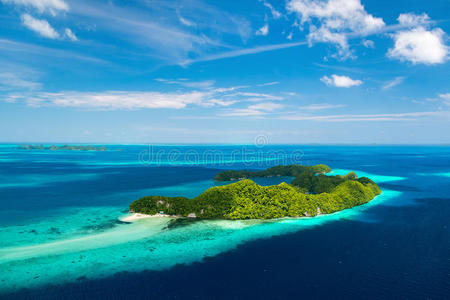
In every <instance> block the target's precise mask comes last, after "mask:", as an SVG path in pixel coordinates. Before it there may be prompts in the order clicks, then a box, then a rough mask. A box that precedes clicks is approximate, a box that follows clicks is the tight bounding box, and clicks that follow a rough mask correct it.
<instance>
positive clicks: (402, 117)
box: [281, 111, 450, 122]
mask: <svg viewBox="0 0 450 300" xmlns="http://www.w3.org/2000/svg"><path fill="white" fill-rule="evenodd" d="M449 116H450V115H449V112H448V111H425V112H407V113H391V114H354V115H350V114H348V115H318V116H317V115H305V114H300V115H290V116H283V117H281V119H283V120H296V121H324V122H384V121H414V120H417V119H418V118H424V117H443V118H448V117H449Z"/></svg>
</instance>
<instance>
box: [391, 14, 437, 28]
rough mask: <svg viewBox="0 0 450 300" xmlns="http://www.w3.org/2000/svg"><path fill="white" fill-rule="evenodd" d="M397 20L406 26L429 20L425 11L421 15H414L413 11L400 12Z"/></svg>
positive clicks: (426, 22)
mask: <svg viewBox="0 0 450 300" xmlns="http://www.w3.org/2000/svg"><path fill="white" fill-rule="evenodd" d="M397 20H398V23H399V24H400V25H402V26H406V27H417V26H422V25H426V24H428V23H430V22H431V20H430V17H429V16H428V15H427V14H425V13H423V14H421V15H416V14H413V13H407V14H400V15H399V16H398V18H397Z"/></svg>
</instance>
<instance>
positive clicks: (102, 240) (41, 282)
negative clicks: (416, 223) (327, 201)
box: [0, 145, 449, 295]
mask: <svg viewBox="0 0 450 300" xmlns="http://www.w3.org/2000/svg"><path fill="white" fill-rule="evenodd" d="M110 147H120V148H121V149H125V150H123V151H121V152H118V151H114V152H109V151H108V152H105V153H103V152H101V153H100V152H99V153H96V152H84V153H81V152H76V153H75V152H63V151H61V152H51V153H49V152H50V151H47V152H46V151H39V152H37V151H36V152H34V151H31V152H28V151H18V150H15V146H5V145H4V146H2V147H0V153H1V155H2V156H3V157H7V158H6V159H10V160H9V161H8V160H7V162H8V163H7V164H3V162H2V164H3V165H1V167H2V168H1V170H2V173H1V174H0V195H2V200H1V205H2V206H1V214H0V216H2V218H1V224H2V227H1V228H0V266H1V269H2V272H1V273H0V291H1V293H5V294H8V293H13V292H18V291H19V292H20V291H21V290H22V289H23V288H28V289H31V290H34V291H40V290H41V291H45V289H46V287H47V286H51V285H58V286H64V285H65V284H72V283H77V282H80V281H82V282H89V281H92V280H99V279H105V280H107V279H108V278H111V276H114V275H115V274H118V273H121V272H132V273H135V274H139V272H142V271H148V270H156V271H164V270H171V268H172V267H174V266H177V265H180V264H184V265H191V264H193V263H198V262H203V263H204V264H208V262H205V259H207V258H210V257H215V256H217V255H219V254H223V253H230V252H231V253H234V252H236V253H239V249H240V246H241V245H245V244H248V243H251V242H252V241H257V240H262V239H263V240H270V239H271V238H272V237H274V236H280V235H282V236H290V235H293V234H296V233H299V232H302V231H305V230H313V229H314V230H320V228H327V224H339V223H340V222H356V223H357V224H358V223H374V224H377V223H380V222H382V221H381V220H383V215H377V214H373V213H371V212H372V211H374V210H375V208H377V207H380V208H383V207H391V209H394V210H395V209H396V208H395V206H400V207H401V206H409V205H415V204H414V203H413V202H411V199H410V197H409V196H408V197H406V196H407V195H410V193H411V192H410V191H409V190H408V189H407V188H406V187H407V186H410V185H411V182H408V180H409V181H411V180H415V179H411V178H415V177H414V175H411V174H412V173H406V172H404V171H403V170H404V168H403V167H401V166H399V167H398V169H394V168H386V167H384V172H383V166H386V164H384V163H383V162H382V161H381V162H380V161H379V160H380V158H378V159H372V161H367V159H362V160H361V161H358V160H355V159H353V160H352V159H350V156H351V157H352V158H354V157H355V153H359V154H358V155H360V156H364V158H367V157H369V156H370V155H371V153H370V151H380V150H379V149H377V148H375V150H373V149H372V148H356V149H352V151H351V152H350V151H347V152H345V153H341V154H340V159H341V161H339V160H335V161H333V160H331V161H327V160H326V158H325V157H329V156H328V152H329V151H335V152H340V151H341V150H342V149H340V148H336V147H335V148H320V147H313V148H311V149H309V151H304V150H303V151H304V152H306V154H305V156H310V158H309V160H308V161H307V162H308V163H319V162H320V163H327V164H329V165H331V166H332V167H334V166H336V167H335V168H333V172H334V174H346V173H348V172H349V171H350V170H353V171H356V173H357V174H358V176H366V177H369V178H371V179H373V180H374V181H375V182H377V183H379V184H380V186H381V187H382V190H383V193H382V194H381V195H380V196H378V197H376V198H375V199H374V200H372V201H371V202H369V203H368V204H366V205H363V206H359V207H355V208H353V209H348V210H344V211H341V212H338V213H335V214H332V215H323V216H318V217H314V218H302V219H280V220H271V221H255V220H249V221H199V222H195V223H192V224H190V225H187V226H182V227H175V228H167V225H168V223H169V222H170V221H171V219H170V218H151V219H142V220H139V221H136V222H133V223H125V222H121V221H120V218H121V217H123V216H125V215H127V206H128V204H129V203H130V202H131V201H132V200H134V199H136V198H137V197H140V196H144V195H166V196H176V195H183V196H187V197H194V196H196V195H198V194H200V193H201V192H202V191H204V190H205V189H207V188H209V187H211V186H214V185H215V184H216V183H215V182H214V181H213V180H212V178H213V175H214V174H215V173H217V171H218V170H220V169H221V168H230V167H232V166H229V165H228V164H229V160H228V159H225V160H223V161H222V162H226V164H227V165H226V166H225V167H220V166H217V165H215V164H211V162H210V163H209V164H208V163H206V165H205V164H204V162H203V161H200V163H198V164H197V163H196V164H192V167H190V168H185V167H182V166H180V167H173V166H170V164H168V163H167V162H162V164H161V165H159V164H158V163H157V162H154V163H152V165H158V167H156V168H155V167H149V166H146V165H142V164H139V162H136V161H130V158H131V157H133V155H134V156H135V158H136V154H138V153H139V151H140V148H139V147H138V146H128V148H127V146H110ZM165 147H169V146H165ZM277 147H282V146H277ZM283 147H287V146H283ZM183 149H184V148H183ZM198 150H199V149H198ZM294 150H295V147H294V146H289V147H287V148H286V153H287V154H286V155H287V157H289V153H291V152H292V151H294ZM382 150H383V151H381V152H382V153H384V155H385V156H384V157H383V158H382V159H384V160H389V161H391V159H392V161H393V160H395V159H396V160H397V161H398V156H394V157H392V154H390V152H391V151H392V149H390V148H388V149H382ZM432 150H433V151H434V149H432ZM199 151H200V150H199ZM227 151H229V147H228V146H227V147H225V148H224V152H227ZM367 151H369V153H367V154H365V152H367ZM409 151H411V150H409ZM433 151H431V152H433ZM385 152H387V153H388V154H386V153H385ZM346 155H349V158H347V156H346ZM366 155H367V156H366ZM44 156H45V157H48V158H50V159H43V157H44ZM422 156H426V154H423V155H422V154H421V155H411V154H407V155H406V157H404V158H402V159H405V160H408V161H409V162H410V161H411V159H413V160H415V159H417V158H420V159H423V157H422ZM333 157H334V158H336V155H335V156H333ZM114 158H115V159H116V160H114ZM344 158H345V159H344ZM283 159H284V158H283ZM87 161H88V162H87ZM255 161H259V162H261V163H262V165H257V166H255V167H254V168H262V167H268V166H270V165H266V164H267V162H268V161H270V162H273V164H276V163H277V162H278V161H277V160H276V159H273V158H271V159H267V158H266V157H262V158H261V157H258V158H252V159H250V160H245V159H243V158H242V157H239V158H236V160H235V167H236V168H238V169H240V168H244V167H247V168H248V165H245V166H244V165H243V163H244V162H247V163H249V164H251V163H254V162H255ZM352 162H353V163H352ZM186 164H187V162H184V163H183V162H180V163H179V165H186ZM194 165H195V166H194ZM390 165H391V166H393V165H392V164H390ZM87 166H92V168H86V167H87ZM97 166H106V168H101V169H98V168H96V167H97ZM108 166H109V167H108ZM418 171H419V172H418ZM418 171H417V170H415V174H417V173H423V174H437V173H438V174H443V175H442V178H443V180H445V178H447V177H448V174H449V173H446V172H443V170H442V171H439V172H436V170H431V169H430V170H429V171H430V172H429V173H428V172H427V170H426V169H425V168H421V170H418ZM419 176H421V175H419ZM422 176H423V175H422ZM445 176H447V177H445ZM289 180H291V178H273V179H262V180H260V182H259V183H260V184H265V185H268V184H278V183H280V182H282V181H289ZM405 182H406V183H407V184H406V185H405ZM383 184H384V185H383ZM434 184H435V182H432V181H430V182H428V183H426V184H425V186H429V189H430V191H431V192H432V187H433V185H434ZM408 193H409V194H408ZM422 194H423V193H422ZM425 194H426V193H425ZM425 194H424V195H425ZM437 196H438V195H437ZM19 197H21V198H19ZM392 207H393V208H392ZM330 226H331V225H330ZM272 247H276V245H272ZM317 259H320V258H317ZM169 272H170V271H169ZM87 295H89V294H87Z"/></svg>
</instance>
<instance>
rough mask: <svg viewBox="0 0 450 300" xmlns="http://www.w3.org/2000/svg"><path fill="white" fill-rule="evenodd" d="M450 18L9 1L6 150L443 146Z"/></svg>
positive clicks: (288, 8)
mask: <svg viewBox="0 0 450 300" xmlns="http://www.w3.org/2000/svg"><path fill="white" fill-rule="evenodd" d="M449 11H450V2H449V1H448V0H430V1H426V2H424V1H418V0H408V1H391V0H362V1H361V0H287V1H275V0H241V1H201V0H196V1H189V0H180V1H163V0H147V1H146V0H136V1H115V0H114V1H96V0H89V1H85V0H77V1H71V0H0V22H1V26H0V54H1V55H0V68H1V69H0V70H1V72H0V141H2V142H87V143H94V142H98V143H252V142H253V140H254V139H255V137H257V136H260V135H264V136H267V139H268V140H269V142H270V143H295V144H302V143H325V144H330V143H331V144H334V143H361V144H373V143H379V144H403V143H404V144H448V143H450V130H449V128H450V84H449V83H450V80H449V78H450V65H449V46H448V45H449V36H448V34H449V33H450V18H449V17H448V12H449Z"/></svg>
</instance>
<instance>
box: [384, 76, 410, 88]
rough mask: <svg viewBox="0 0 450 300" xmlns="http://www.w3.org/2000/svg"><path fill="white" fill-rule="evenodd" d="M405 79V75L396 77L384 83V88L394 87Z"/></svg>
mask: <svg viewBox="0 0 450 300" xmlns="http://www.w3.org/2000/svg"><path fill="white" fill-rule="evenodd" d="M404 80H405V77H403V76H399V77H395V78H394V79H393V80H391V81H389V82H387V83H386V84H385V85H383V87H382V89H383V90H388V89H390V88H393V87H394V86H397V85H399V84H401V83H402V82H403V81H404Z"/></svg>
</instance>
